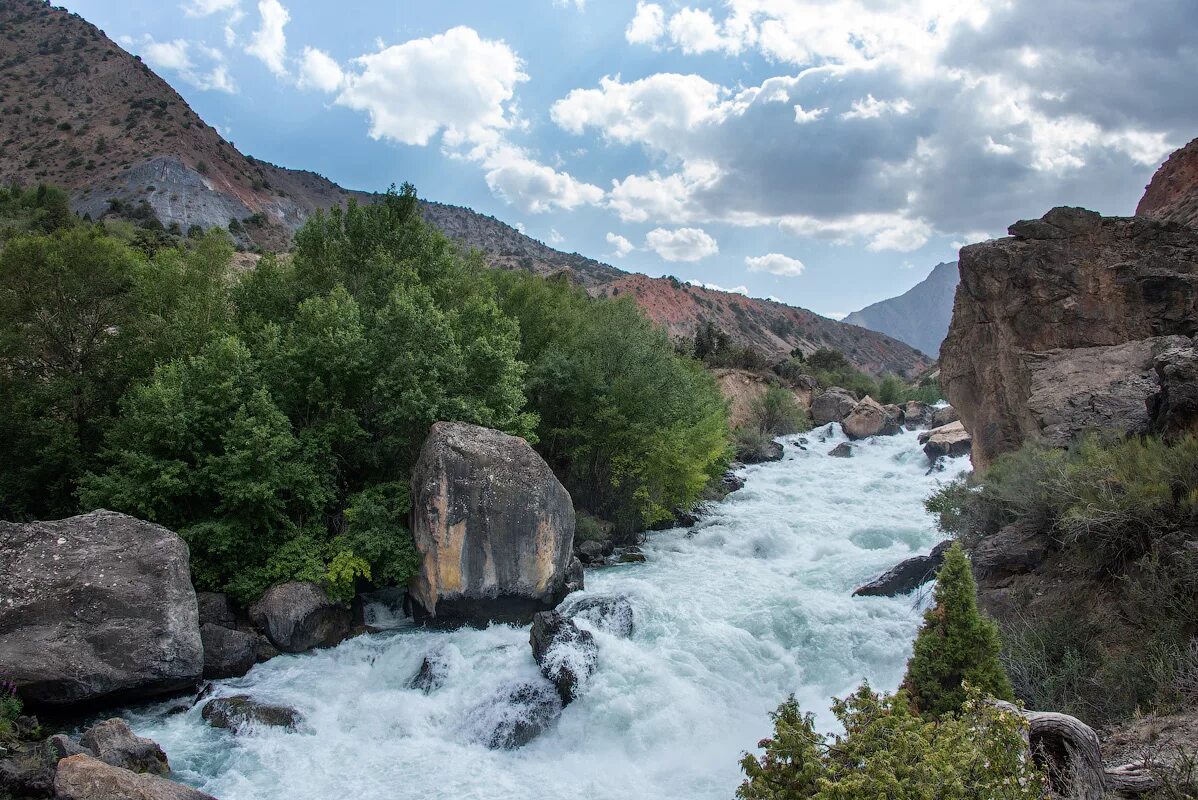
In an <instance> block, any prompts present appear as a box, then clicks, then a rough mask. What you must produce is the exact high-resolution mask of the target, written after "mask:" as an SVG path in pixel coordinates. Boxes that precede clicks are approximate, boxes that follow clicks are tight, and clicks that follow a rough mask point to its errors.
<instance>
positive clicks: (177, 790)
mask: <svg viewBox="0 0 1198 800" xmlns="http://www.w3.org/2000/svg"><path fill="white" fill-rule="evenodd" d="M54 797H55V799H56V800H216V799H215V798H214V797H212V796H211V795H207V794H204V793H203V792H200V791H197V790H195V789H191V788H189V787H187V786H184V785H183V784H181V783H175V782H173V781H168V780H167V779H166V778H160V777H158V776H156V775H138V774H137V773H135V772H130V771H129V770H127V769H121V768H119V767H114V766H111V765H109V764H105V763H104V762H103V761H100V760H99V759H95V758H92V757H91V756H89V755H86V754H82V753H81V754H79V755H74V756H71V757H69V758H64V759H63V760H62V761H59V762H58V768H57V771H56V773H55V776H54Z"/></svg>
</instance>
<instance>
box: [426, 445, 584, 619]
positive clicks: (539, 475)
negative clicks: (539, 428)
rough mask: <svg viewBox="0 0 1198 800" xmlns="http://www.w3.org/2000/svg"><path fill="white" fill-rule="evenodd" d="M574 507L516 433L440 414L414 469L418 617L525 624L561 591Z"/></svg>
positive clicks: (556, 599) (570, 553) (558, 598)
mask: <svg viewBox="0 0 1198 800" xmlns="http://www.w3.org/2000/svg"><path fill="white" fill-rule="evenodd" d="M574 521H575V520H574V506H573V504H572V503H571V500H570V494H569V493H568V492H567V491H566V489H565V487H563V486H562V485H561V482H560V481H558V479H557V478H556V477H555V476H554V474H553V471H552V470H551V469H550V468H549V465H548V464H546V463H545V460H544V459H542V458H541V457H540V456H539V455H537V453H536V452H535V451H534V450H533V449H532V448H531V447H530V446H529V445H528V442H526V441H524V440H523V439H520V438H518V437H515V436H508V435H507V434H504V433H500V432H499V431H493V430H490V429H488V428H480V427H478V426H476V425H466V424H463V423H448V422H438V423H437V424H436V425H434V426H433V427H432V430H431V431H430V432H429V435H428V439H426V440H425V442H424V446H423V447H422V448H421V451H420V458H419V460H418V461H417V463H416V468H415V470H414V471H413V473H412V536H413V538H414V539H415V541H416V548H417V549H418V550H419V551H420V554H421V559H422V561H421V568H420V572H419V573H418V574H417V575H416V577H415V578H413V579H412V582H411V585H410V586H409V595H408V596H409V598H410V599H411V601H412V609H413V612H414V613H415V615H416V616H417V618H418V619H422V620H425V619H427V620H436V621H438V622H449V623H453V622H467V623H473V624H485V623H487V622H489V621H492V620H499V621H509V622H527V621H528V620H530V619H531V618H532V615H533V614H534V613H535V612H537V611H542V610H547V609H551V608H553V607H554V606H556V605H557V604H558V603H559V602H561V600H562V598H563V597H564V596H565V595H566V594H567V593H568V589H567V587H566V583H567V580H568V572H569V569H570V561H571V558H572V556H573V547H574Z"/></svg>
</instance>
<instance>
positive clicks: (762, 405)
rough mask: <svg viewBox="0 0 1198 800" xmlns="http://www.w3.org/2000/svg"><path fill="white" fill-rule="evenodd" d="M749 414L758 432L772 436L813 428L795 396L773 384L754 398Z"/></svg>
mask: <svg viewBox="0 0 1198 800" xmlns="http://www.w3.org/2000/svg"><path fill="white" fill-rule="evenodd" d="M749 413H750V415H751V417H752V421H753V425H754V426H755V427H756V428H757V430H758V431H760V432H761V433H763V434H768V435H771V436H786V435H787V434H791V433H798V432H799V431H805V430H810V428H811V419H810V417H808V416H807V412H806V411H805V410H804V409H803V407H802V406H800V405H799V401H798V400H796V399H795V396H794V395H793V394H792V393H790V392H788V391H787V390H786V389H784V388H782V387H781V386H778V385H776V384H772V383H771V384H769V385H768V386H766V389H765V392H763V393H762V394H761V396H759V397H755V398H753V400H752V402H751V403H750V404H749Z"/></svg>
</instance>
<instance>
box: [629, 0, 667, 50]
mask: <svg viewBox="0 0 1198 800" xmlns="http://www.w3.org/2000/svg"><path fill="white" fill-rule="evenodd" d="M665 32H666V12H665V10H664V9H663V8H662V7H661V6H659V5H658V4H657V3H646V2H643V0H638V2H637V4H636V14H635V15H634V16H633V17H632V21H631V22H629V23H628V28H627V29H625V31H624V38H625V39H627V40H628V41H629V42H631V43H632V44H654V43H656V42H657V40H658V39H660V38H661V37H662V35H663V34H664V33H665Z"/></svg>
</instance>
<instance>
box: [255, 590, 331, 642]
mask: <svg viewBox="0 0 1198 800" xmlns="http://www.w3.org/2000/svg"><path fill="white" fill-rule="evenodd" d="M250 620H251V621H252V622H253V623H254V626H255V627H257V628H258V629H259V630H260V631H262V632H263V633H265V634H266V638H268V639H269V640H270V643H271V644H272V645H274V646H275V647H277V648H279V650H281V651H283V652H284V653H303V652H305V651H307V650H311V649H313V648H315V647H333V646H335V645H337V644H340V643H341V641H342V640H344V639H345V638H346V637H347V636H349V632H350V627H351V624H352V618H351V615H350V611H349V609H348V608H347V607H346V606H344V605H342V604H341V603H334V602H333V601H332V600H330V599H329V596H328V595H327V594H326V593H325V591H324V589H322V588H320V587H319V586H317V585H316V584H315V583H310V582H307V581H291V582H290V583H280V584H278V585H276V586H272V587H270V588H269V589H267V590H266V593H265V594H264V595H262V598H261V599H260V600H259V601H258V602H257V603H254V605H252V606H250Z"/></svg>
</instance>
